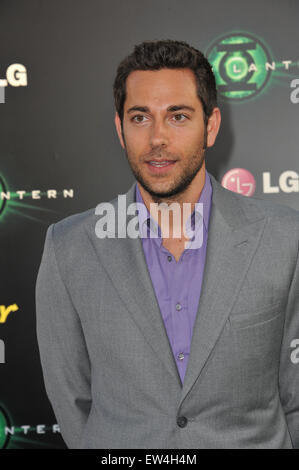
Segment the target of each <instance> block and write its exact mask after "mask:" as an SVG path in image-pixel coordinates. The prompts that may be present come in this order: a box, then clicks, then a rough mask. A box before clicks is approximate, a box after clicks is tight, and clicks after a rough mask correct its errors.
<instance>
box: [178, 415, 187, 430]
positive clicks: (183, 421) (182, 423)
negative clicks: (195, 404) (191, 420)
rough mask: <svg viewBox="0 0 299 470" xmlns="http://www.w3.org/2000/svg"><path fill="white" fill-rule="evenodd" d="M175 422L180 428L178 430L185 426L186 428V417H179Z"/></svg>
mask: <svg viewBox="0 0 299 470" xmlns="http://www.w3.org/2000/svg"><path fill="white" fill-rule="evenodd" d="M176 422H177V425H178V426H180V428H184V427H185V426H187V423H188V419H187V418H186V416H179V417H178V418H177V420H176Z"/></svg>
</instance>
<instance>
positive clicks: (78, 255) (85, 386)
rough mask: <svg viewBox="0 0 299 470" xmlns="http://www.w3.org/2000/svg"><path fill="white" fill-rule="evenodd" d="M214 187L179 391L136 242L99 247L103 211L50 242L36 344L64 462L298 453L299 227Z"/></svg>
mask: <svg viewBox="0 0 299 470" xmlns="http://www.w3.org/2000/svg"><path fill="white" fill-rule="evenodd" d="M210 177H211V181H212V187H213V200H212V209H211V218H210V225H209V234H208V245H207V255H206V265H205V273H204V280H203V285H202V293H201V297H200V302H199V306H198V311H197V317H196V321H195V325H194V330H193V337H192V344H191V354H190V357H189V363H188V367H187V371H186V375H185V379H184V384H183V385H182V383H181V381H180V377H179V374H178V371H177V367H176V363H175V360H174V357H173V354H172V350H171V346H170V344H169V341H168V337H167V333H166V330H165V327H164V323H163V319H162V317H161V313H160V310H159V305H158V302H157V299H156V297H155V293H154V290H153V286H152V283H151V279H150V276H149V272H148V269H147V265H146V262H145V258H144V253H143V249H142V242H141V239H140V238H137V239H131V238H105V239H99V238H98V237H97V236H96V234H95V224H96V222H97V221H98V220H99V216H97V215H95V211H94V209H91V210H88V211H86V212H83V213H80V214H75V215H72V216H70V217H67V218H65V219H63V220H61V221H59V222H57V223H55V224H52V225H50V227H49V228H48V231H47V235H46V241H45V246H44V252H43V257H42V261H41V265H40V269H39V273H38V278H37V285H36V314H37V337H38V343H39V349H40V357H41V363H42V368H43V374H44V380H45V386H46V391H47V394H48V397H49V399H50V402H51V404H52V406H53V410H54V412H55V415H56V418H57V421H58V423H59V425H60V428H61V433H62V436H63V438H64V440H65V442H66V444H67V446H68V447H69V448H84V449H86V448H93V449H95V448H97V449H99V448H103V449H104V448H109V449H111V448H123V449H125V448H131V449H134V448H135V449H137V448H149V449H150V448H152V449H185V448H189V449H191V448H292V447H295V448H299V364H297V363H296V362H297V361H296V360H295V361H294V360H292V356H291V354H292V352H293V359H294V357H295V358H296V355H295V354H294V348H293V346H292V345H294V342H293V341H294V340H296V339H298V338H299V261H298V245H299V243H298V240H299V213H298V212H297V211H295V210H293V209H291V208H288V207H284V206H278V205H272V204H270V203H268V202H266V201H263V200H259V199H256V198H247V197H244V196H242V195H239V194H235V193H233V192H230V191H228V190H226V189H224V188H223V187H222V186H221V185H220V184H219V183H218V182H217V181H216V180H215V178H214V177H213V176H212V175H210ZM134 190H135V184H134V185H133V186H132V187H131V188H130V189H129V191H128V193H127V203H128V204H130V203H132V202H134ZM116 202H117V199H114V200H113V204H114V205H116ZM116 209H117V208H116ZM130 217H132V216H130ZM116 237H117V235H116ZM295 352H296V351H295Z"/></svg>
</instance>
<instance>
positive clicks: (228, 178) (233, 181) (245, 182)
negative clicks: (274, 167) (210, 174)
mask: <svg viewBox="0 0 299 470" xmlns="http://www.w3.org/2000/svg"><path fill="white" fill-rule="evenodd" d="M262 178H263V179H262V185H263V188H262V190H263V193H265V194H276V193H279V192H280V191H282V192H284V193H299V175H298V173H297V172H296V171H292V170H287V171H283V172H282V173H281V175H280V176H279V178H278V184H276V185H275V184H273V182H272V180H271V173H270V172H269V171H264V172H263V174H262ZM221 184H222V186H223V187H224V188H226V189H229V190H230V191H234V192H235V193H239V194H242V195H243V196H252V195H253V194H254V192H255V188H256V183H255V178H254V176H253V174H252V173H250V171H248V170H246V169H245V168H233V169H232V170H229V171H228V172H227V173H225V175H224V176H223V178H222V181H221Z"/></svg>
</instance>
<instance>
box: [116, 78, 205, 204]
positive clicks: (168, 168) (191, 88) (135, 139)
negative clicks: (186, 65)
mask: <svg viewBox="0 0 299 470" xmlns="http://www.w3.org/2000/svg"><path fill="white" fill-rule="evenodd" d="M115 122H116V126H117V130H118V134H119V137H120V140H121V144H122V146H123V147H124V149H125V151H126V154H127V158H128V161H129V164H130V166H131V169H132V171H133V174H134V176H135V178H136V180H137V181H138V182H139V183H140V184H141V186H142V187H143V188H144V189H145V190H146V191H147V192H148V193H150V194H151V196H152V197H154V198H159V199H160V198H167V197H171V196H174V195H176V194H179V193H181V192H183V191H184V190H185V189H186V188H187V187H188V186H189V185H190V183H191V182H192V180H193V179H194V177H195V176H196V174H197V173H198V171H199V170H200V168H201V167H202V164H203V161H204V147H205V144H206V142H205V124H204V114H203V108H202V105H201V102H200V100H199V99H198V97H197V93H196V82H195V77H194V74H193V72H192V70H190V69H161V70H158V71H143V70H142V71H139V70H138V71H134V72H131V73H130V75H129V76H128V78H127V81H126V101H125V104H124V118H123V134H121V130H120V121H119V118H118V115H117V116H116V121H115Z"/></svg>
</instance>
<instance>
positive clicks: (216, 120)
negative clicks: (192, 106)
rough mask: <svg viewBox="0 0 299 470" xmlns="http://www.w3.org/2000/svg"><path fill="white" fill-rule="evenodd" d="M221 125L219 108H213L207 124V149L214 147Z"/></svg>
mask: <svg viewBox="0 0 299 470" xmlns="http://www.w3.org/2000/svg"><path fill="white" fill-rule="evenodd" d="M220 123H221V113H220V109H219V108H217V107H216V108H214V109H213V111H212V114H211V116H210V117H209V119H208V124H207V147H212V145H214V143H215V140H216V137H217V134H218V132H219V128H220Z"/></svg>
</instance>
